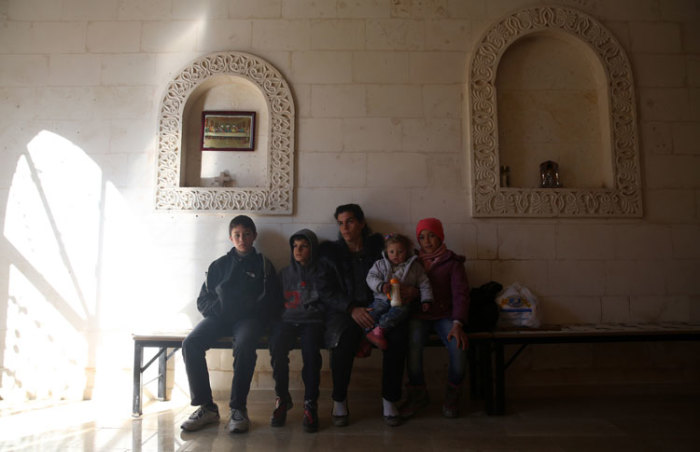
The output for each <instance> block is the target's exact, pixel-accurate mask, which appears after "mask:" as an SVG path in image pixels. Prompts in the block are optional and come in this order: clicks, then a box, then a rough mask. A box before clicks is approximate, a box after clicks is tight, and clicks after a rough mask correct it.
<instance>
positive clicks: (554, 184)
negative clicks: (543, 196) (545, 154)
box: [540, 160, 562, 188]
mask: <svg viewBox="0 0 700 452" xmlns="http://www.w3.org/2000/svg"><path fill="white" fill-rule="evenodd" d="M540 187H541V188H561V187H562V184H561V182H560V181H559V164H558V163H557V162H554V161H552V160H547V161H545V162H542V163H540Z"/></svg>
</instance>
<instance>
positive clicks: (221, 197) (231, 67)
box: [155, 52, 295, 215]
mask: <svg viewBox="0 0 700 452" xmlns="http://www.w3.org/2000/svg"><path fill="white" fill-rule="evenodd" d="M216 75H235V76H240V77H244V78H246V79H247V80H250V81H251V82H252V83H254V84H255V85H256V86H257V87H258V88H259V89H260V91H261V92H262V94H263V96H264V97H265V101H266V103H267V108H268V110H269V114H270V115H269V116H270V121H269V124H270V126H269V139H268V143H269V144H268V146H269V148H268V151H267V152H268V153H269V155H268V169H269V175H268V180H269V184H268V186H267V187H263V188H257V187H256V188H245V187H243V188H238V187H235V188H233V187H181V186H180V184H179V181H180V170H181V167H180V165H181V161H182V134H183V112H184V109H185V105H186V104H187V99H188V97H189V95H190V94H192V92H193V91H194V90H195V89H196V88H197V87H198V86H199V85H200V84H201V83H202V82H204V81H206V80H207V79H208V78H209V77H212V76H216ZM294 121H295V113H294V100H293V98H292V92H291V90H290V89H289V85H288V84H287V82H286V80H285V79H284V77H282V74H281V73H280V72H279V71H278V70H277V69H276V68H275V67H274V66H272V65H271V64H270V63H268V62H267V61H265V60H263V59H262V58H259V57H257V56H254V55H250V54H247V53H242V52H223V53H213V54H209V55H206V56H203V57H201V58H199V59H197V60H195V61H194V62H193V63H191V64H190V65H189V66H187V67H186V68H184V69H183V70H182V71H181V72H180V73H179V74H177V75H176V76H175V77H174V78H173V80H171V81H170V83H169V84H168V88H167V90H166V93H165V95H164V96H163V100H162V103H161V108H160V116H159V120H158V156H157V165H158V167H157V182H156V196H155V197H156V209H157V210H184V211H222V210H226V211H229V210H234V211H246V212H258V213H265V214H275V215H283V214H291V213H292V211H293V207H294V206H293V204H294V188H293V181H294Z"/></svg>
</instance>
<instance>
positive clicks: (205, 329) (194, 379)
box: [182, 317, 263, 409]
mask: <svg viewBox="0 0 700 452" xmlns="http://www.w3.org/2000/svg"><path fill="white" fill-rule="evenodd" d="M262 331H263V328H262V325H261V323H260V321H259V320H257V319H242V320H239V321H237V322H234V323H231V322H229V321H225V320H222V319H220V318H218V317H206V318H204V319H203V320H202V321H201V322H199V324H197V326H196V327H195V328H194V329H193V330H192V332H191V333H190V334H188V335H187V337H186V338H185V340H184V341H182V356H183V358H184V360H185V370H186V372H187V380H188V382H189V385H190V397H191V403H192V405H206V404H210V403H213V398H212V394H211V384H210V383H209V370H208V369H207V362H206V359H205V354H206V351H207V350H209V348H211V345H212V344H213V343H214V342H215V341H216V340H217V339H218V338H220V337H222V336H233V381H232V382H231V399H230V401H229V407H231V408H236V409H243V408H245V407H246V401H247V399H248V392H249V391H250V383H251V381H252V380H253V372H254V371H255V362H256V361H257V358H258V354H257V352H256V349H257V346H258V341H259V340H260V335H261V334H262Z"/></svg>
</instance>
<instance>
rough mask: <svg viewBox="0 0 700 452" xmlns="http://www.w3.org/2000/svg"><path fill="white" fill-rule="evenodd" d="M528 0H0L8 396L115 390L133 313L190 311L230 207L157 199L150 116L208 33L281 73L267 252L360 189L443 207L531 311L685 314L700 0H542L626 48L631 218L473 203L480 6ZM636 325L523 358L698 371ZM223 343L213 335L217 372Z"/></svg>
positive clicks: (1, 311) (127, 363)
mask: <svg viewBox="0 0 700 452" xmlns="http://www.w3.org/2000/svg"><path fill="white" fill-rule="evenodd" d="M537 3H538V2H533V1H529V0H528V1H519V0H499V1H492V0H464V1H462V0H430V1H411V0H399V1H392V0H337V1H333V0H324V1H318V0H317V1H312V0H207V1H197V2H193V1H190V0H99V1H97V0H56V1H47V0H0V20H1V21H2V23H1V26H0V118H2V119H1V120H0V149H1V151H2V152H1V153H0V213H1V215H0V225H1V226H2V231H3V234H2V237H0V362H1V363H2V376H1V377H0V378H1V379H2V380H0V396H2V397H3V399H5V400H22V399H25V398H59V397H69V398H71V397H81V396H86V397H91V396H92V397H98V396H107V395H121V396H123V395H128V394H130V389H131V379H130V376H129V372H130V368H131V364H132V344H131V342H130V336H129V334H130V333H131V332H132V331H134V330H136V329H143V328H177V327H182V328H187V327H190V326H191V325H192V324H194V323H195V322H197V321H198V319H199V315H198V313H197V312H196V309H195V307H194V300H195V297H196V294H197V292H198V288H199V285H200V284H201V281H202V278H203V276H204V271H205V270H206V267H207V265H208V263H209V262H210V261H212V260H213V259H214V258H216V257H218V256H219V255H221V254H223V253H224V252H225V251H226V250H227V249H228V246H229V244H228V242H227V237H226V233H227V231H226V227H227V223H228V221H229V219H230V218H231V216H232V215H233V213H230V214H229V213H227V214H220V213H211V214H206V213H198V214H188V213H178V214H170V213H164V212H155V211H154V210H153V191H154V184H155V178H156V173H155V160H156V146H155V142H156V133H157V124H156V122H157V112H158V108H159V103H160V101H161V97H162V96H163V94H164V93H165V87H166V84H167V82H168V81H169V80H170V79H171V77H172V76H173V75H174V74H176V73H177V72H179V71H180V70H181V69H182V68H183V67H184V66H186V65H187V64H188V63H189V62H190V61H192V60H193V59H194V58H196V57H199V56H201V55H203V54H206V53H209V52H213V51H225V50H237V51H245V52H250V53H254V54H256V55H259V56H261V57H263V58H265V59H266V60H268V61H270V62H271V63H272V64H274V65H275V66H276V67H278V68H279V69H280V71H281V72H282V73H283V74H284V76H285V77H286V78H287V80H288V82H289V83H290V85H291V87H292V90H293V92H294V96H295V100H296V106H297V131H298V137H297V156H296V168H297V177H296V181H295V183H296V211H295V214H294V215H292V216H283V217H260V216H258V217H255V220H256V222H257V224H258V225H259V232H260V238H259V240H258V243H257V246H258V248H259V249H260V250H262V251H263V252H265V253H267V254H268V255H270V256H271V258H272V259H273V261H274V262H275V263H276V264H277V265H279V266H282V265H284V264H285V262H286V261H287V249H286V237H288V236H289V235H290V233H292V232H293V231H295V230H297V229H299V228H301V227H311V228H312V229H314V230H316V231H317V233H318V234H319V235H320V236H321V237H322V238H324V239H331V238H333V237H334V236H335V226H334V224H333V218H332V212H333V210H334V207H335V206H336V205H338V204H341V203H347V202H357V203H359V204H361V205H362V206H363V208H364V209H365V212H366V214H367V216H368V219H369V223H370V224H371V225H372V226H373V228H374V229H375V230H378V231H402V232H405V233H409V234H410V233H411V232H412V231H413V228H414V226H415V224H416V222H417V220H419V219H420V218H423V217H426V216H436V217H438V218H441V219H442V220H443V222H444V223H445V227H446V234H447V243H448V245H449V246H450V247H451V248H452V249H454V250H456V251H458V252H460V253H463V254H465V255H466V256H467V259H468V261H467V271H468V275H469V278H470V280H471V283H472V284H473V285H480V284H482V283H485V282H487V281H489V280H497V281H500V282H502V283H504V284H509V283H511V282H513V281H520V282H521V283H523V284H525V285H527V286H528V287H530V288H531V289H532V290H533V291H534V292H535V293H536V294H537V295H538V296H539V297H540V299H541V301H542V303H543V310H544V320H545V321H546V322H601V321H665V320H674V321H688V320H692V321H698V320H700V282H699V280H700V279H699V278H698V275H700V177H699V175H700V147H699V146H698V143H699V142H700V27H699V26H698V25H699V22H700V21H699V19H700V11H698V8H699V7H698V3H697V2H696V1H691V0H664V1H656V0H636V1H630V0H611V1H605V2H603V1H573V0H571V1H566V0H562V1H558V2H556V3H558V4H561V5H565V6H571V7H575V8H580V9H582V10H584V11H585V12H587V13H589V14H591V15H592V16H594V17H596V18H598V19H599V20H600V21H601V22H603V23H604V24H605V25H606V26H607V27H609V28H610V29H611V31H612V32H613V33H614V34H615V35H616V37H617V38H618V39H619V40H620V41H621V42H622V44H623V46H624V47H625V48H626V49H627V52H628V54H629V57H630V59H631V62H632V66H633V70H634V75H635V77H636V82H637V95H638V110H639V111H638V117H639V126H640V137H641V154H642V155H641V156H642V159H641V160H642V168H643V181H644V199H645V215H644V218H642V219H640V220H546V219H545V220H542V219H539V220H532V219H525V220H517V219H509V220H475V219H473V218H472V217H471V214H470V208H469V205H470V188H469V187H470V182H469V173H470V168H469V158H468V156H469V148H468V143H469V137H468V136H467V135H466V134H467V130H468V128H467V127H465V126H464V124H465V121H467V120H468V118H465V116H466V115H465V108H464V104H465V101H466V99H464V97H465V96H466V92H467V91H466V90H465V85H466V74H467V66H468V61H469V60H470V57H471V51H472V49H473V48H474V45H475V42H476V40H477V39H478V37H479V36H480V34H481V33H482V32H483V31H484V30H486V29H487V28H488V27H489V26H490V25H491V24H492V23H493V22H494V21H495V20H497V19H498V18H500V17H501V16H503V15H505V14H506V13H509V12H510V11H512V10H513V9H514V8H517V7H521V6H530V5H532V4H537ZM635 347H637V348H635V349H634V350H641V351H640V352H639V353H638V354H637V356H641V358H640V359H639V360H638V361H632V362H630V361H629V360H615V359H614V357H615V356H619V355H620V352H619V349H611V348H607V347H605V348H603V347H592V348H591V347H588V348H585V349H580V348H574V349H572V348H565V349H564V351H563V352H561V353H551V354H548V353H545V355H546V356H542V355H540V356H538V355H535V354H533V355H531V357H530V359H529V361H527V363H526V364H524V365H525V370H524V371H523V374H528V375H530V376H532V375H536V376H542V375H545V376H547V378H549V380H548V381H552V382H554V381H557V379H558V378H559V377H560V376H561V375H564V374H565V373H566V372H567V369H570V368H571V367H572V364H571V362H572V361H571V358H570V357H571V356H577V357H579V358H580V359H576V360H575V361H576V364H575V365H573V367H574V368H576V367H580V366H587V368H592V369H603V370H602V372H603V374H606V372H608V371H609V369H610V367H612V368H614V369H615V372H611V373H609V374H610V375H612V374H615V375H625V376H627V377H630V376H632V377H631V378H633V379H634V378H639V379H641V380H644V379H645V378H646V379H652V380H653V379H654V378H657V380H658V379H661V380H663V379H664V378H665V379H666V380H665V381H668V378H669V377H668V372H667V373H662V374H660V375H659V376H657V375H656V374H654V373H653V372H646V373H645V372H635V371H634V369H637V368H639V367H640V366H641V367H644V368H648V367H650V366H651V367H654V366H656V367H661V368H664V366H665V367H666V368H668V367H672V368H680V369H685V371H684V372H674V375H676V376H675V377H674V378H681V379H682V378H683V377H685V378H689V376H690V377H692V375H697V369H698V367H699V366H698V363H697V360H696V359H695V360H693V359H689V358H687V357H688V356H699V355H700V354H698V353H697V348H692V347H691V346H690V345H687V344H685V345H682V346H674V347H671V346H663V345H661V346H658V347H656V348H653V347H646V346H642V345H635ZM645 347H646V348H645ZM659 347H661V348H659ZM678 347H683V348H681V349H679V348H678ZM572 350H574V351H575V352H576V353H575V354H574V355H572V353H571V351H572ZM610 350H612V351H610ZM625 350H627V349H625ZM688 351H691V352H692V353H688ZM623 354H625V355H627V353H623ZM674 355H677V356H678V357H679V358H678V361H674V362H673V363H672V364H669V363H668V359H667V358H666V357H668V356H674ZM649 356H651V357H652V359H651V360H649V359H647V358H648V357H649ZM659 356H663V357H664V359H654V357H659ZM230 359H231V358H230V356H228V354H226V353H224V352H222V353H212V354H211V356H210V361H211V363H210V364H211V365H212V368H213V369H220V371H217V372H215V386H216V388H217V390H221V391H223V392H226V391H227V388H228V386H229V378H230V372H229V370H228V369H230ZM266 360H267V359H266V358H264V357H262V354H261V358H260V360H259V362H260V366H261V372H260V373H259V375H264V374H265V372H264V370H265V369H266V366H267V363H266V362H264V361H266ZM650 362H651V365H650V364H649V363H650ZM377 363H378V361H376V360H374V361H368V362H364V363H359V364H358V366H360V367H363V366H364V367H368V368H372V367H375V368H376V367H377V365H378V364H377ZM601 363H602V364H601ZM659 363H660V364H659ZM606 366H607V367H606ZM175 368H176V369H177V373H178V376H177V378H176V387H175V390H174V393H177V394H181V395H183V394H185V393H186V380H185V379H184V376H183V375H182V372H181V371H182V366H181V363H176V366H175ZM606 369H607V370H606ZM629 369H633V371H629ZM688 369H690V370H688ZM693 369H694V370H693ZM538 371H541V372H538ZM692 372H695V374H693V373H692ZM59 373H60V375H65V376H63V377H61V378H52V379H49V378H46V375H58V374H59ZM359 374H361V372H360V373H359ZM589 375H590V374H589ZM357 378H359V379H360V380H358V381H360V382H362V383H363V384H365V383H366V384H370V382H371V381H372V379H369V378H368V379H365V380H363V379H362V377H357ZM569 378H572V377H569ZM611 380H615V379H614V378H612V377H611ZM375 381H376V380H375ZM541 381H543V380H540V382H541ZM255 384H256V385H259V386H265V385H268V384H269V379H267V380H265V379H264V378H263V377H262V376H261V377H259V379H258V380H256V383H255ZM375 384H376V383H375ZM268 387H269V386H268ZM121 400H122V402H123V403H124V405H125V409H128V408H127V406H128V403H126V402H124V400H125V399H123V398H122V399H121ZM127 400H128V396H127Z"/></svg>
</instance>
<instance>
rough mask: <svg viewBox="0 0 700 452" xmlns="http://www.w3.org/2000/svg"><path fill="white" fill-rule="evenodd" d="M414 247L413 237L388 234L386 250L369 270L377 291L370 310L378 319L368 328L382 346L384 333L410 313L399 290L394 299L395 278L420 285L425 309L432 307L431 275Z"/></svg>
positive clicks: (369, 336) (368, 333)
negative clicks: (393, 285) (399, 295)
mask: <svg viewBox="0 0 700 452" xmlns="http://www.w3.org/2000/svg"><path fill="white" fill-rule="evenodd" d="M417 259H418V256H416V255H415V254H414V253H413V251H412V246H411V241H410V240H409V239H408V238H407V237H406V236H403V235H401V234H396V233H391V234H387V235H386V236H385V237H384V252H383V253H382V258H381V259H379V260H377V261H376V262H375V263H374V265H373V266H372V268H371V269H370V270H369V273H368V274H367V285H368V286H369V288H370V289H372V291H373V292H374V301H373V302H372V304H371V305H370V306H369V308H370V310H369V314H370V315H371V316H372V318H373V319H374V322H375V325H374V327H373V328H368V329H366V330H365V333H366V337H367V340H368V341H370V342H371V343H372V344H374V345H375V346H377V348H379V349H381V350H386V347H387V342H386V339H385V338H384V334H385V332H386V330H387V329H389V328H393V327H395V326H396V325H398V324H399V323H401V322H402V321H403V320H405V319H406V318H407V317H408V312H409V307H408V306H406V305H404V304H401V301H400V300H398V299H397V298H398V297H397V296H396V295H398V294H396V295H394V300H393V303H392V302H391V301H392V300H391V299H390V290H391V284H392V280H397V281H396V282H398V283H399V284H404V285H409V286H414V287H417V288H418V289H420V302H421V306H422V310H423V312H426V311H428V310H429V309H430V303H432V301H433V293H432V290H431V288H430V282H429V280H428V276H427V275H426V273H425V270H424V269H423V265H421V263H420V261H419V260H417Z"/></svg>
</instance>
